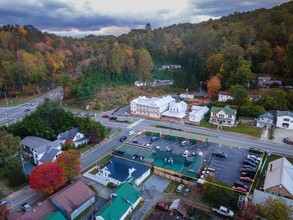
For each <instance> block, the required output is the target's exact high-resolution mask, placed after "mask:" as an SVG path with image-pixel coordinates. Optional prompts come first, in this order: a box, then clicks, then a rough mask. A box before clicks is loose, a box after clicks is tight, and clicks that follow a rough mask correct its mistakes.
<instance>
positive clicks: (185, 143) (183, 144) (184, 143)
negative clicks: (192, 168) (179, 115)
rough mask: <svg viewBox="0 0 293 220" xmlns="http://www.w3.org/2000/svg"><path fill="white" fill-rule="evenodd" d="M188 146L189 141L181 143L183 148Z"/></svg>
mask: <svg viewBox="0 0 293 220" xmlns="http://www.w3.org/2000/svg"><path fill="white" fill-rule="evenodd" d="M187 144H189V141H181V143H180V146H181V147H184V146H186V145H187Z"/></svg>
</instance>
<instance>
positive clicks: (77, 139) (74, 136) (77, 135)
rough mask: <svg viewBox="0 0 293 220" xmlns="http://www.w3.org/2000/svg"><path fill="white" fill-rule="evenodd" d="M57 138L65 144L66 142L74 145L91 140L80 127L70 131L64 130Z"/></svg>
mask: <svg viewBox="0 0 293 220" xmlns="http://www.w3.org/2000/svg"><path fill="white" fill-rule="evenodd" d="M57 138H58V140H59V141H60V143H61V144H62V145H63V146H64V145H66V142H68V143H71V144H72V145H73V146H74V147H78V146H79V145H82V144H87V143H88V142H89V139H88V138H87V137H86V136H85V135H84V134H83V133H81V132H80V129H79V128H72V129H70V130H68V131H65V132H62V133H60V134H59V135H58V137H57Z"/></svg>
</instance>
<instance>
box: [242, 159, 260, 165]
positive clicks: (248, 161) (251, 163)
mask: <svg viewBox="0 0 293 220" xmlns="http://www.w3.org/2000/svg"><path fill="white" fill-rule="evenodd" d="M243 164H246V165H250V166H253V167H256V166H257V164H255V163H253V162H251V161H250V160H244V161H243Z"/></svg>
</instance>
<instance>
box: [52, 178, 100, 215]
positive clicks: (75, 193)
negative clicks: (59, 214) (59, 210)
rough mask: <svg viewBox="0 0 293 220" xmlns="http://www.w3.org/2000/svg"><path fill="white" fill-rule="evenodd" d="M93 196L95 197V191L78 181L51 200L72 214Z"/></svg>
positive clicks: (53, 196)
mask: <svg viewBox="0 0 293 220" xmlns="http://www.w3.org/2000/svg"><path fill="white" fill-rule="evenodd" d="M93 196H95V193H94V191H93V190H91V189H90V188H89V187H88V186H87V185H86V184H84V183H83V182H82V181H81V180H78V181H76V182H74V183H73V184H71V185H69V186H67V187H66V188H64V189H62V190H61V191H59V192H57V193H55V194H54V195H52V196H51V197H50V199H51V200H52V201H54V202H57V203H58V204H59V205H60V206H62V207H63V208H64V209H65V210H66V211H67V212H68V213H72V212H73V211H75V210H76V209H77V208H79V207H80V206H81V205H83V204H84V203H85V202H86V201H88V200H89V199H90V197H93Z"/></svg>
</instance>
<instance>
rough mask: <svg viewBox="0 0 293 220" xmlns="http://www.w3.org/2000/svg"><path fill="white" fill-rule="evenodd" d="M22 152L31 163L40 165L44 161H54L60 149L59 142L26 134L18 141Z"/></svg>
mask: <svg viewBox="0 0 293 220" xmlns="http://www.w3.org/2000/svg"><path fill="white" fill-rule="evenodd" d="M20 145H21V146H22V147H23V148H24V152H25V154H26V155H27V156H29V157H30V158H31V159H32V161H33V163H34V164H36V165H40V164H42V163H45V162H54V161H55V160H56V158H57V157H58V155H59V154H61V153H62V151H61V144H60V142H59V141H58V140H55V141H49V140H46V139H44V138H40V137H36V136H27V137H25V138H24V139H22V140H21V141H20Z"/></svg>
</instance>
